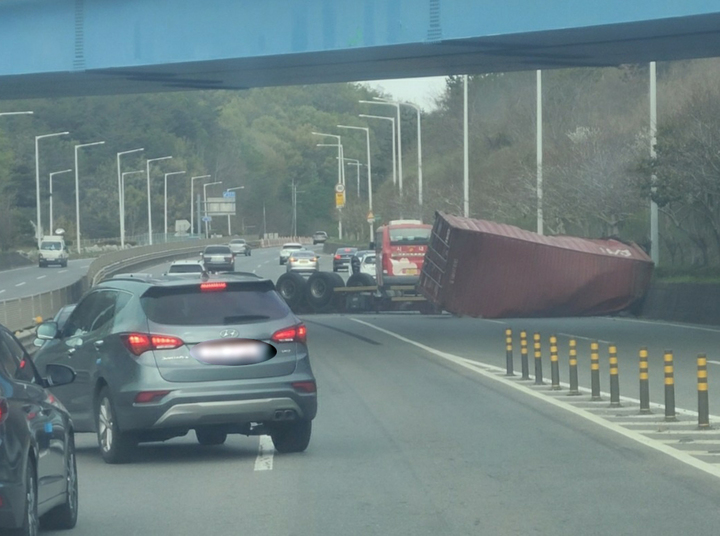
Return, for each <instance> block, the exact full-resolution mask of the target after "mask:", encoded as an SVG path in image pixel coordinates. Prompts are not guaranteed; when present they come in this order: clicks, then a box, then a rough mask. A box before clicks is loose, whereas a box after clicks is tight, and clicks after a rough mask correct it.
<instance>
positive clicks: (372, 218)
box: [367, 210, 375, 223]
mask: <svg viewBox="0 0 720 536" xmlns="http://www.w3.org/2000/svg"><path fill="white" fill-rule="evenodd" d="M374 221H375V215H374V214H373V213H372V210H371V211H370V212H368V215H367V222H368V223H372V222H374Z"/></svg>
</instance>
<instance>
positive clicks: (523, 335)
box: [520, 330, 530, 380]
mask: <svg viewBox="0 0 720 536" xmlns="http://www.w3.org/2000/svg"><path fill="white" fill-rule="evenodd" d="M520 367H521V369H522V377H521V378H520V379H522V380H529V379H530V363H528V345H527V332H526V331H525V330H522V331H521V332H520Z"/></svg>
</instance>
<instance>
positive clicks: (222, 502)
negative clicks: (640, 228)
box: [46, 249, 720, 536]
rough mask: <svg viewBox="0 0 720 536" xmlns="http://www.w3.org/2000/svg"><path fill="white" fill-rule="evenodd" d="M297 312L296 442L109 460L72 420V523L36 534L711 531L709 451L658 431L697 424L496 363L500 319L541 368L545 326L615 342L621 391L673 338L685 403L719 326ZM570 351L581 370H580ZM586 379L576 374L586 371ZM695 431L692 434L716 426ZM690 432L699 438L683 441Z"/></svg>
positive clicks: (243, 443)
mask: <svg viewBox="0 0 720 536" xmlns="http://www.w3.org/2000/svg"><path fill="white" fill-rule="evenodd" d="M323 263H324V268H326V269H327V267H328V266H329V265H328V264H327V263H325V259H323ZM164 268H165V267H164V266H159V267H157V270H160V271H163V270H164ZM236 269H237V270H249V271H256V272H257V273H259V274H260V275H266V276H268V277H270V278H272V279H276V278H277V277H278V276H279V275H280V273H282V271H283V270H284V267H280V266H279V265H278V263H277V249H275V250H256V251H254V252H253V255H252V257H248V258H240V259H238V261H237V265H236ZM151 271H152V270H151ZM304 320H305V322H306V323H307V326H308V337H309V343H308V344H309V348H310V352H311V356H312V362H313V367H314V370H315V373H316V376H317V379H318V389H319V412H318V417H317V419H316V421H315V422H314V429H313V438H312V441H311V444H310V447H309V448H308V450H307V452H305V453H302V454H292V455H280V454H275V453H274V451H273V449H272V446H271V443H268V439H267V438H266V437H261V438H257V437H254V438H246V437H241V436H230V438H229V439H228V441H227V443H226V444H225V445H223V446H221V447H201V446H199V445H198V444H197V442H196V441H195V438H194V434H193V433H190V434H188V435H187V436H186V437H184V438H178V439H174V440H171V441H168V442H166V443H156V444H147V445H143V446H141V447H140V449H139V450H138V453H137V456H136V459H135V460H134V462H133V463H131V464H128V465H122V466H109V465H106V464H105V463H104V462H103V461H102V460H101V458H100V456H99V454H98V451H97V446H96V441H95V438H94V437H93V436H92V435H89V434H80V435H79V436H78V438H77V444H78V448H79V452H78V462H79V473H80V475H79V476H80V518H79V522H78V526H77V528H76V529H75V530H74V531H72V532H71V533H65V532H56V533H53V532H47V533H46V534H58V535H59V534H72V535H73V536H75V535H77V536H86V535H87V536H97V535H100V534H102V535H103V536H114V535H118V536H119V535H122V536H131V535H142V536H146V535H148V534H153V535H173V536H184V535H193V536H194V535H203V536H207V535H209V534H212V535H213V536H214V535H236V534H240V533H245V534H263V535H267V536H276V535H278V536H286V535H287V536H290V535H298V536H299V535H322V536H325V535H327V536H336V535H358V536H360V535H362V536H365V535H383V536H387V535H413V536H416V535H420V536H422V535H432V536H440V535H442V536H444V535H478V534H487V535H527V534H548V535H553V536H557V535H572V536H576V535H578V534H582V535H598V536H606V535H611V534H612V535H624V534H628V535H629V534H633V535H646V534H647V535H659V534H694V533H696V534H714V533H716V532H717V530H718V529H717V527H718V526H720V511H718V508H717V504H718V502H719V501H720V470H717V467H718V466H716V465H714V464H713V463H712V462H713V461H714V460H713V455H712V454H708V456H706V457H704V458H703V457H697V456H695V455H692V456H691V455H689V454H686V453H684V452H682V448H684V446H680V447H674V446H673V447H671V448H670V447H668V446H667V445H668V444H669V442H670V441H671V440H674V439H676V438H678V437H679V436H677V435H675V436H673V435H672V434H673V433H674V432H675V431H677V430H687V432H683V433H686V434H687V435H688V437H693V438H697V436H698V434H699V433H698V432H696V431H694V427H693V426H692V423H691V424H688V423H687V422H685V423H683V422H681V423H679V425H678V428H673V427H672V426H671V425H670V424H668V425H667V426H662V427H660V428H659V427H658V426H659V425H658V423H659V422H661V416H660V415H659V414H657V412H656V413H655V414H653V415H651V416H650V417H649V420H647V421H644V422H645V423H648V422H649V423H651V424H650V426H649V427H648V426H647V425H646V424H643V423H641V424H628V423H626V422H625V421H627V420H628V419H630V418H631V417H630V416H632V415H635V414H636V413H637V411H636V408H635V407H634V406H633V402H632V401H630V400H624V401H623V408H619V409H617V408H615V409H610V408H608V403H607V400H605V401H603V402H599V403H594V404H595V405H594V406H593V409H592V410H590V409H585V408H586V407H589V406H590V405H591V404H590V403H589V401H588V397H587V396H582V397H568V396H567V392H566V390H564V391H560V392H551V391H550V390H549V387H548V386H538V387H535V386H533V385H532V382H520V381H518V380H517V378H514V379H509V378H505V377H504V376H503V370H502V368H501V367H503V366H504V364H505V349H504V340H503V337H504V329H505V328H506V327H507V325H510V326H511V327H513V328H514V329H515V330H519V329H527V330H529V331H530V332H532V331H535V330H537V331H539V332H541V333H542V334H543V342H544V350H545V354H544V359H545V363H544V365H545V368H546V374H549V363H548V361H547V342H546V336H549V334H550V333H558V334H559V333H566V334H568V335H576V336H582V337H587V338H588V339H591V338H592V339H595V338H597V339H600V340H603V341H612V342H616V343H617V344H618V347H619V350H620V359H621V378H622V379H621V387H622V391H623V395H627V396H629V397H633V396H636V395H637V387H636V385H637V376H636V370H637V361H636V352H637V347H638V346H639V345H648V346H649V347H650V350H651V375H652V377H653V386H652V389H653V391H652V392H653V398H654V400H656V401H657V400H660V399H661V397H659V395H660V388H661V385H662V380H661V379H660V377H659V374H660V373H661V368H660V366H659V364H658V363H659V361H658V359H661V355H659V356H658V355H657V354H658V353H659V352H660V350H661V349H662V348H664V347H665V346H666V345H669V346H670V347H672V348H674V349H675V351H676V354H677V355H678V362H677V376H678V383H679V385H678V388H679V401H678V405H679V406H681V405H686V406H690V407H692V406H693V404H692V403H693V401H694V398H693V397H692V396H691V392H692V389H691V388H690V387H689V386H691V385H692V380H686V379H685V376H686V375H690V376H692V374H691V372H693V367H692V366H691V365H692V364H693V359H692V358H693V356H694V354H695V352H697V351H706V352H710V351H711V350H712V349H714V348H718V344H717V343H718V342H720V341H719V340H718V337H720V331H716V330H705V329H704V328H703V329H698V328H696V327H692V326H669V325H663V324H656V323H647V324H646V323H638V322H633V321H630V320H624V319H569V320H566V319H559V320H517V321H515V320H513V321H510V322H508V323H505V322H495V321H483V320H473V319H467V318H456V317H453V316H451V315H435V316H422V315H419V314H410V313H408V314H385V315H383V314H380V315H374V314H367V315H315V316H313V315H308V316H306V317H304ZM563 337H565V336H561V345H560V346H561V352H562V353H563V354H564V355H563V357H562V363H563V365H564V366H563V371H562V372H563V378H562V379H563V380H566V379H567V376H566V371H565V367H566V357H567V356H566V349H565V346H566V342H567V339H566V338H563ZM578 341H584V342H588V341H587V340H586V339H578ZM584 342H583V343H582V344H584ZM603 344H605V343H603ZM581 348H584V347H582V346H581ZM701 349H702V350H701ZM606 351H607V348H606V346H605V347H603V348H602V350H601V355H602V363H603V372H602V380H603V389H604V390H605V389H606V388H607V378H606V375H607V366H606V363H607V353H606ZM583 352H584V349H583V350H582V351H581V352H580V361H581V371H583V370H584V369H585V368H589V366H588V365H587V356H586V355H584V353H583ZM711 359H712V358H711ZM719 361H720V360H719ZM519 366H520V365H519V359H518V358H517V352H516V369H519ZM531 366H532V364H531ZM716 368H718V367H716ZM714 371H715V368H711V369H710V383H711V388H710V389H711V397H712V390H713V387H714V386H713V372H714ZM681 375H682V377H683V380H682V381H681V380H680V376H681ZM581 383H583V384H588V383H589V382H588V381H587V377H586V374H585V373H582V374H581ZM633 389H634V391H633ZM571 399H572V400H573V402H572V403H570V402H568V401H570V400H571ZM656 430H657V431H656ZM660 430H662V431H660ZM662 434H670V435H669V436H668V435H662ZM708 434H709V435H705V436H702V437H705V438H715V437H716V435H713V434H715V432H714V431H710V432H708ZM668 437H669V438H670V439H668ZM691 441H693V440H691ZM702 441H707V442H710V441H711V440H710V439H705V440H700V441H695V443H698V444H701V443H702ZM718 442H719V446H718V449H719V450H718V452H720V438H719V439H718ZM685 446H686V445H685ZM695 448H697V447H695ZM693 452H694V451H693ZM715 458H717V456H716V455H715ZM719 461H720V460H719Z"/></svg>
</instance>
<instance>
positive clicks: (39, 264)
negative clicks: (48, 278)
mask: <svg viewBox="0 0 720 536" xmlns="http://www.w3.org/2000/svg"><path fill="white" fill-rule="evenodd" d="M45 267H47V264H45V263H44V262H40V261H38V268H45Z"/></svg>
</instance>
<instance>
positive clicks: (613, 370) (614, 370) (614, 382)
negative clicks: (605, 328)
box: [609, 344, 620, 408]
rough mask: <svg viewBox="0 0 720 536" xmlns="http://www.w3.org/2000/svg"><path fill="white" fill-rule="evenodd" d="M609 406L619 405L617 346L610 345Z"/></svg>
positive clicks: (617, 406)
mask: <svg viewBox="0 0 720 536" xmlns="http://www.w3.org/2000/svg"><path fill="white" fill-rule="evenodd" d="M609 353H610V407H611V408H619V407H620V377H619V375H618V357H617V346H615V345H614V344H611V345H610V349H609Z"/></svg>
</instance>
